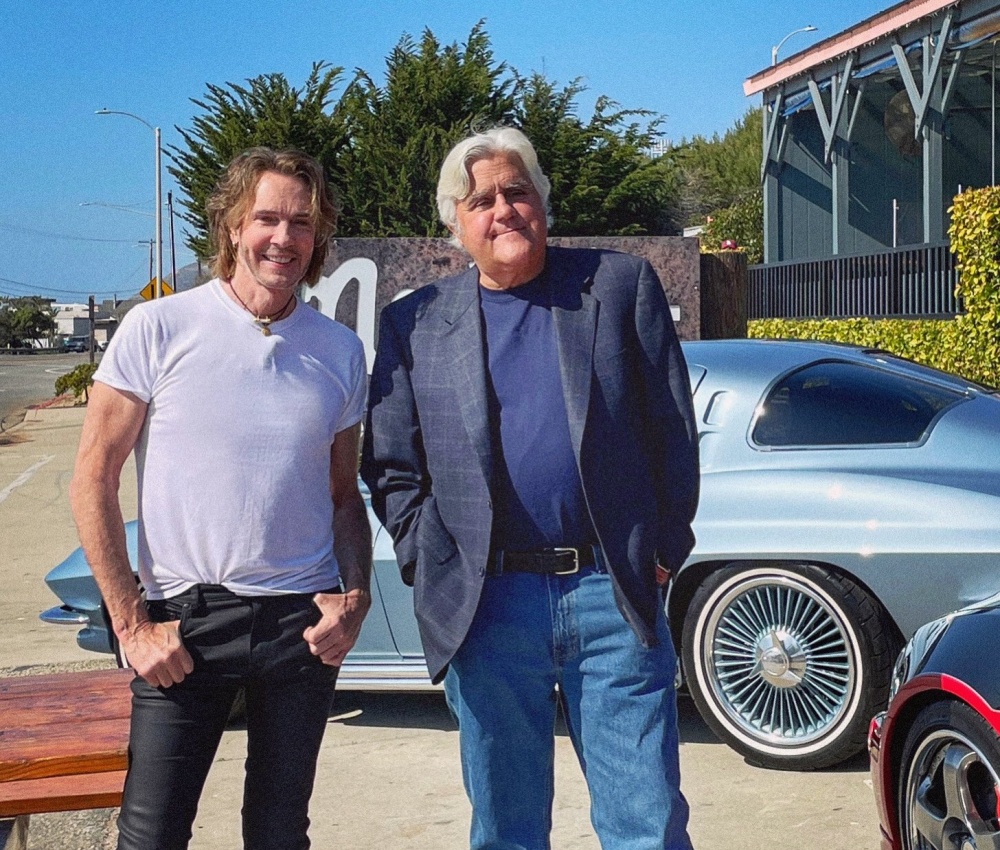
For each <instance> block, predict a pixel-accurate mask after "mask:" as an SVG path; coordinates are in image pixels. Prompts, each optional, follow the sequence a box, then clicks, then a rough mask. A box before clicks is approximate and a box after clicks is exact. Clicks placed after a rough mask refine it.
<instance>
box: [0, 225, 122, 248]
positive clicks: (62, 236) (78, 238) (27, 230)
mask: <svg viewBox="0 0 1000 850" xmlns="http://www.w3.org/2000/svg"><path fill="white" fill-rule="evenodd" d="M0 230H10V231H13V232H14V233H24V234H27V235H28V236H44V237H45V238H46V239H65V240H67V241H70V242H110V243H113V244H116V245H134V244H135V241H136V240H135V239H99V238H97V237H96V236H73V235H70V234H68V233H51V232H49V231H46V230H34V229H33V228H30V227H21V226H19V225H16V224H6V223H5V222H2V221H0Z"/></svg>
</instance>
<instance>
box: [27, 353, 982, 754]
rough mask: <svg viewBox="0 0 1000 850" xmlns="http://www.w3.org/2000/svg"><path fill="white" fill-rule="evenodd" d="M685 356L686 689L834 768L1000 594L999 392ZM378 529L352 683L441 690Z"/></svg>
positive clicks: (860, 356)
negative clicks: (900, 677)
mask: <svg viewBox="0 0 1000 850" xmlns="http://www.w3.org/2000/svg"><path fill="white" fill-rule="evenodd" d="M684 353H685V355H686V357H687V360H688V366H689V371H690V375H691V386H692V388H693V390H694V397H695V408H696V412H697V416H698V428H699V433H700V447H701V468H702V490H701V502H700V506H699V509H698V515H697V519H696V521H695V533H696V535H697V539H698V542H697V545H696V547H695V550H694V552H693V553H692V555H691V557H690V558H689V559H688V561H687V562H686V563H685V565H684V567H683V569H682V570H681V571H680V572H679V573H678V575H676V576H674V577H673V581H672V583H671V585H670V591H669V594H668V597H667V602H666V604H667V611H668V614H669V616H670V621H671V625H672V629H673V632H674V638H675V641H676V642H677V644H678V645H679V646H680V647H681V657H682V662H683V668H684V673H685V679H686V681H687V685H688V687H689V689H690V691H691V694H692V696H693V698H694V700H695V703H696V704H697V706H698V708H699V710H700V711H701V713H702V715H703V716H704V718H705V720H706V721H707V723H708V724H709V726H711V728H712V729H713V730H714V731H715V732H716V733H717V734H718V735H719V736H720V737H721V738H722V739H723V740H725V741H726V742H727V743H729V744H730V745H731V746H733V747H734V748H735V749H737V750H738V751H739V752H740V753H742V754H743V755H744V756H746V757H747V758H748V759H749V760H750V761H752V762H754V763H756V764H761V765H766V766H770V767H777V768H787V769H807V768H817V767H823V766H827V765H831V764H835V763H837V762H839V761H842V760H844V759H846V758H848V757H849V756H851V755H853V754H855V753H857V752H859V751H860V750H862V749H863V748H864V745H865V739H866V733H867V727H868V721H869V719H870V718H871V716H872V715H873V714H874V713H875V712H876V711H878V710H880V709H881V708H883V707H884V704H885V700H886V695H887V692H888V687H889V680H890V677H891V673H892V665H893V661H894V660H895V656H896V653H897V651H898V650H899V648H900V647H901V646H902V643H903V641H904V639H905V638H906V637H909V635H911V634H912V633H913V632H914V631H915V630H916V628H917V627H918V626H920V625H921V624H922V623H924V622H926V621H928V620H931V619H934V618H935V617H939V616H941V615H943V614H945V613H948V612H949V611H952V610H954V609H956V608H959V607H961V606H963V605H966V604H968V603H970V602H975V601H979V600H981V599H984V598H986V597H988V596H990V595H992V594H993V593H996V592H997V591H998V590H1000V398H998V397H997V396H996V395H995V394H993V393H991V392H990V391H989V390H986V389H984V388H982V387H978V386H975V385H973V384H971V383H969V382H967V381H964V380H962V379H960V378H957V377H954V376H951V375H946V374H944V373H941V372H937V371H934V370H931V369H927V368H924V367H920V366H917V365H915V364H913V363H909V362H907V361H904V360H900V359H898V358H896V357H893V356H891V355H887V354H885V353H882V352H877V351H870V350H864V349H860V348H855V347H851V346H841V345H835V344H825V343H810V342H790V341H761V340H753V341H748V340H725V341H721V340H720V341H712V342H690V343H684ZM613 450H614V447H609V451H613ZM626 462H627V459H626ZM369 517H370V520H371V522H372V529H373V531H374V532H375V580H374V582H373V584H374V587H373V590H374V593H375V596H376V598H375V601H374V603H373V605H372V609H371V613H370V614H369V616H368V619H367V620H366V621H365V626H364V628H363V630H362V633H361V638H360V640H359V642H358V645H357V647H356V648H355V649H354V651H353V652H352V653H351V654H350V656H348V659H347V663H346V664H345V666H344V669H343V671H342V673H341V677H340V681H339V683H338V686H339V687H341V688H355V689H357V688H361V689H377V688H389V689H403V688H413V687H428V686H429V682H428V681H427V672H426V669H425V668H424V667H423V659H422V655H421V649H420V642H419V636H418V634H417V629H416V623H415V620H414V616H413V609H412V604H411V591H410V590H409V588H407V587H405V586H404V585H403V584H402V582H401V581H400V579H399V574H398V571H397V569H396V564H395V559H394V556H393V552H392V544H391V541H390V540H389V539H388V535H387V534H386V532H385V531H384V529H381V527H380V526H379V525H378V521H377V520H376V519H375V517H374V515H373V514H371V512H370V511H369ZM129 539H130V551H132V552H133V553H134V531H132V532H131V533H130V538H129ZM46 581H47V582H48V584H49V586H50V587H51V588H52V589H53V591H54V592H55V593H56V595H57V596H58V597H59V598H60V599H61V600H62V602H63V603H64V604H63V606H62V607H60V608H54V609H52V610H50V611H47V612H45V613H44V614H43V615H42V617H43V619H45V620H47V621H50V622H67V621H68V622H74V623H79V624H82V625H83V626H84V628H83V629H82V630H81V631H80V632H79V633H78V641H79V643H80V645H81V646H83V647H84V648H86V649H94V650H98V651H104V652H110V651H112V646H111V644H110V642H109V640H108V630H107V624H106V621H105V618H104V616H103V614H102V611H101V602H100V596H99V594H98V592H97V588H96V585H95V584H94V582H93V579H92V577H91V576H90V571H89V568H88V567H87V563H86V560H85V559H84V557H83V555H82V553H81V552H80V551H79V550H78V551H77V552H74V553H73V554H72V555H70V557H69V558H67V559H66V561H64V562H63V563H62V564H60V565H59V566H58V567H56V568H55V569H54V570H52V572H50V573H49V575H48V576H47V577H46Z"/></svg>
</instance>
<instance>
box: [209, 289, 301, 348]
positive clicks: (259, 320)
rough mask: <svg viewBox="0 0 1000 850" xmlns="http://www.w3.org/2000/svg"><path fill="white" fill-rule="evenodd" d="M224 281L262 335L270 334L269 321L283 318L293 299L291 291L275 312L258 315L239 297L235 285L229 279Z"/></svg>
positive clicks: (293, 294) (293, 295)
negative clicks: (267, 314)
mask: <svg viewBox="0 0 1000 850" xmlns="http://www.w3.org/2000/svg"><path fill="white" fill-rule="evenodd" d="M226 283H228V284H229V289H230V291H231V292H232V293H233V295H234V296H235V297H236V300H237V301H239V302H240V306H241V307H242V308H243V309H244V310H246V311H247V312H248V313H249V314H250V315H251V316H253V323H254V324H255V325H256V326H257V327H258V328H260V332H261V333H262V334H264V336H270V335H271V323H272V322H277V321H278V320H279V319H281V318H283V317H284V315H285V310H287V309H288V305H289V304H291V303H292V302H293V301H294V300H295V293H294V292H293V293H292V294H291V295H289V296H288V300H287V301H286V302H285V304H284V306H283V307H282V308H281V309H280V310H279V311H278V312H277V313H272V314H271V315H270V316H258V315H257V314H256V313H255V312H254V311H253V310H251V309H250V308H249V307H247V305H246V302H245V301H244V300H243V299H242V298H240V294H239V293H238V292H237V291H236V287H235V286H233V282H232V281H231V280H227V281H226Z"/></svg>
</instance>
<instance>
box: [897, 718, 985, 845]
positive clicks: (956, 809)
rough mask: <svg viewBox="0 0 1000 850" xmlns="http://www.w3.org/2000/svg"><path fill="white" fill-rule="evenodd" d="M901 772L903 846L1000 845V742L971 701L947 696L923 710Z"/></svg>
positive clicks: (905, 749)
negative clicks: (971, 705) (961, 700)
mask: <svg viewBox="0 0 1000 850" xmlns="http://www.w3.org/2000/svg"><path fill="white" fill-rule="evenodd" d="M900 777H901V779H902V782H901V784H900V789H899V828H900V834H901V835H902V838H903V847H904V848H905V850H973V848H976V847H1000V820H998V817H1000V812H998V808H1000V742H998V740H997V735H996V733H995V732H994V731H993V729H992V728H991V727H990V726H989V724H988V723H986V721H985V720H983V718H982V717H980V716H979V715H978V714H977V713H976V712H975V711H973V710H972V709H971V708H969V706H967V705H965V704H964V703H960V702H953V701H943V702H936V703H933V704H932V705H929V706H927V707H926V708H924V709H923V710H921V712H920V713H919V714H918V715H917V716H916V718H915V720H914V721H913V725H912V726H911V727H910V732H909V734H908V735H907V736H906V743H905V744H904V745H903V761H902V764H901V765H900Z"/></svg>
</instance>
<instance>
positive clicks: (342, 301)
mask: <svg viewBox="0 0 1000 850" xmlns="http://www.w3.org/2000/svg"><path fill="white" fill-rule="evenodd" d="M549 244H550V245H560V246H566V247H580V248H585V247H591V248H610V249H613V250H616V251H625V252H628V253H632V254H638V255H639V256H642V257H645V258H646V259H647V260H649V262H650V264H651V265H652V266H653V268H654V269H656V272H657V274H658V275H659V277H660V280H661V281H662V282H663V288H664V290H665V291H666V293H667V299H668V300H669V302H670V306H671V309H672V310H673V314H674V320H675V322H676V323H677V331H678V334H679V335H680V337H681V339H698V337H699V335H700V330H701V328H700V323H701V300H700V299H701V294H700V280H701V277H700V270H699V269H700V266H699V254H698V241H697V239H691V238H683V237H679V236H621V237H592V238H591V237H553V238H551V239H549ZM469 262H470V261H469V256H468V255H467V254H466V253H465V252H464V251H462V250H461V249H458V248H455V247H454V246H452V245H451V244H450V243H449V242H448V240H446V239H409V238H406V239H403V238H400V239H334V240H333V241H332V242H331V244H330V252H329V255H328V257H327V261H326V264H325V265H324V267H323V277H321V278H320V280H319V282H318V283H317V284H316V285H315V286H313V287H311V288H309V289H307V290H306V291H305V292H304V293H303V294H304V297H305V298H306V300H307V301H309V302H310V303H311V304H312V305H313V306H314V307H316V308H317V309H319V310H320V311H321V312H323V313H326V314H328V315H332V316H334V317H335V318H336V319H337V320H338V321H341V322H343V323H344V324H345V325H348V326H349V327H351V328H353V329H354V330H355V331H356V332H357V334H358V336H360V337H361V339H362V340H364V342H365V348H366V352H367V354H368V358H369V360H368V362H369V364H370V363H371V362H372V359H373V358H374V350H375V333H376V328H377V326H378V325H377V317H378V313H379V311H380V310H381V309H382V307H384V306H385V305H386V304H388V303H389V302H390V301H392V300H393V299H394V298H396V297H398V296H400V295H401V294H405V293H406V292H407V291H410V290H413V289H417V288H419V287H420V286H423V285H424V284H425V283H429V282H431V281H434V280H438V279H439V278H442V277H447V276H448V275H451V274H455V273H457V272H460V271H462V269H464V268H466V267H467V266H468V264H469Z"/></svg>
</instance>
